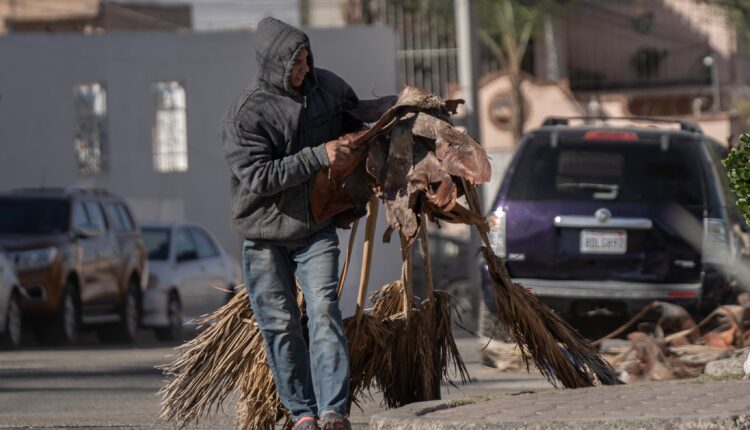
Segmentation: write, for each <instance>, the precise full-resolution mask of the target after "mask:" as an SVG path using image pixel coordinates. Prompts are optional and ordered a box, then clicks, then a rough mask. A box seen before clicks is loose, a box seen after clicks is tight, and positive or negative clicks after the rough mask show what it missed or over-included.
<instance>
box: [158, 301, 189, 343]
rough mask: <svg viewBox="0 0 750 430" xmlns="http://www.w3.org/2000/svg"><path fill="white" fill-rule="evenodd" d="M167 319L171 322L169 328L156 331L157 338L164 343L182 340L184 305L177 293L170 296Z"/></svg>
mask: <svg viewBox="0 0 750 430" xmlns="http://www.w3.org/2000/svg"><path fill="white" fill-rule="evenodd" d="M167 319H168V320H169V325H168V326H167V327H160V328H157V329H156V330H155V333H156V338H157V339H159V340H161V341H163V342H168V341H175V340H180V339H182V305H181V304H180V299H178V298H177V294H175V293H172V294H170V295H169V301H168V302H167Z"/></svg>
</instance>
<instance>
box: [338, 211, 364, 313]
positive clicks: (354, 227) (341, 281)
mask: <svg viewBox="0 0 750 430" xmlns="http://www.w3.org/2000/svg"><path fill="white" fill-rule="evenodd" d="M358 226H359V218H357V219H355V220H354V223H352V231H351V233H349V246H347V248H346V258H344V268H343V269H341V276H339V285H338V286H337V287H336V297H338V298H339V300H341V293H343V292H344V283H345V282H346V274H347V273H349V263H350V262H351V259H352V250H353V249H354V237H355V236H357V227H358Z"/></svg>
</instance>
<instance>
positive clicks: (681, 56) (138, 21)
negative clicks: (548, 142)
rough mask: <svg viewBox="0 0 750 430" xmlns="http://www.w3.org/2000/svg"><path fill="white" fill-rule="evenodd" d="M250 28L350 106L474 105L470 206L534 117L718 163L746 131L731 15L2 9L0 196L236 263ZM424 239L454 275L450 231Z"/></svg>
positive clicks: (518, 8)
mask: <svg viewBox="0 0 750 430" xmlns="http://www.w3.org/2000/svg"><path fill="white" fill-rule="evenodd" d="M461 4H463V6H461ZM469 5H470V6H471V9H473V12H472V13H470V14H469V15H468V18H466V19H465V20H464V21H463V22H465V24H466V25H468V26H469V27H470V31H471V32H472V38H473V39H472V40H475V41H476V44H475V45H472V46H473V49H474V51H475V55H474V56H473V57H472V56H468V57H467V55H464V58H463V59H462V58H461V52H460V50H459V48H458V46H459V42H458V41H457V37H458V36H459V32H458V31H457V28H459V27H460V22H462V21H461V20H459V19H458V18H460V17H458V16H457V11H458V13H460V10H461V9H460V8H461V7H464V6H466V7H467V8H468V6H469ZM265 16H275V17H277V18H280V19H282V20H284V21H286V22H288V23H290V24H293V25H297V26H300V27H302V28H304V29H305V30H306V31H307V32H308V33H309V35H310V38H311V40H312V46H313V50H314V52H315V58H316V65H317V66H319V67H324V68H328V69H331V70H333V71H335V72H336V73H338V74H339V75H341V76H342V77H343V78H344V79H346V80H347V81H348V82H349V83H350V84H351V85H352V86H353V88H354V89H355V91H356V92H357V93H358V95H359V96H360V98H371V97H376V96H381V95H385V94H393V93H396V92H398V91H399V89H400V88H402V87H403V86H405V85H415V86H419V87H422V88H425V89H427V90H429V91H431V92H434V93H436V94H439V95H441V96H443V97H446V98H467V99H474V100H475V102H474V103H473V105H474V107H473V109H472V112H473V113H472V114H471V115H472V116H473V119H472V120H471V121H469V120H467V121H466V123H465V124H464V125H466V127H467V129H469V131H470V132H471V133H472V134H474V135H476V136H478V138H479V140H480V142H481V143H482V144H483V145H484V147H485V148H486V150H487V151H488V153H489V155H490V158H491V161H492V164H493V178H492V182H491V183H490V184H489V185H488V186H485V187H484V190H483V191H484V195H485V197H486V199H485V200H486V202H485V203H489V201H490V200H491V199H492V198H494V196H495V195H496V192H497V188H498V185H499V183H500V180H501V179H502V177H503V174H504V171H505V168H506V166H507V165H508V163H509V162H510V159H511V157H512V155H513V153H514V151H515V148H516V146H517V145H518V143H519V141H520V138H521V136H522V135H523V133H524V132H526V131H528V130H530V129H532V128H535V127H538V126H539V125H540V124H541V123H542V121H543V119H544V118H546V117H549V116H580V115H594V116H640V115H649V116H662V117H673V118H679V119H685V120H690V121H693V122H695V123H697V124H699V125H700V126H701V128H702V129H703V130H704V132H705V134H706V135H708V136H710V137H712V138H714V139H716V140H718V141H719V142H721V143H723V144H725V145H727V146H729V145H732V144H734V142H736V140H737V136H738V133H740V132H741V131H743V130H747V129H749V128H750V127H748V125H750V124H749V123H748V118H749V117H750V86H748V84H747V82H748V77H750V56H748V51H747V49H746V47H747V46H748V40H750V39H749V36H750V34H749V33H748V28H749V27H748V26H747V25H746V22H747V19H748V17H749V16H750V2H748V1H744V0H596V1H594V0H536V1H533V0H476V1H474V0H471V1H466V2H454V1H452V0H182V1H178V0H151V1H134V2H129V1H106V0H0V64H1V66H0V145H1V152H0V154H1V155H0V184H2V185H0V188H2V189H3V190H10V189H15V188H28V187H63V188H65V187H83V188H100V189H106V190H108V191H110V192H112V193H115V194H116V195H119V196H122V197H123V198H124V200H125V201H126V202H127V205H128V207H129V208H130V211H131V212H132V214H133V216H134V218H135V220H136V221H137V222H138V223H141V222H166V223H169V222H191V223H196V224H198V225H200V226H202V227H204V228H205V229H206V230H207V231H208V232H209V233H210V234H212V235H213V236H214V237H215V238H216V240H217V241H218V243H219V244H220V245H221V246H222V247H223V248H224V249H226V250H227V251H228V253H229V254H231V255H233V256H235V258H238V257H239V250H240V244H241V239H240V238H239V237H238V236H237V235H236V234H235V233H234V232H233V231H232V229H231V227H230V223H229V186H228V178H229V173H228V170H227V167H226V163H225V162H224V160H223V157H222V154H221V151H220V147H219V144H218V138H217V125H218V120H219V118H220V116H221V114H222V113H223V110H224V109H225V107H226V106H227V105H228V104H229V103H230V102H231V101H232V99H233V98H234V97H235V96H236V95H237V94H238V93H239V91H240V90H241V89H242V88H243V87H244V85H246V84H247V83H248V82H249V81H250V80H251V79H252V77H253V75H254V72H255V59H254V50H253V40H254V28H255V26H256V25H257V23H258V22H259V21H260V20H261V19H262V18H263V17H265ZM461 19H464V18H461ZM457 22H458V23H459V24H457ZM457 25H459V27H457ZM466 58H468V60H466ZM462 61H464V62H469V63H471V65H472V66H473V72H472V76H471V77H469V78H466V79H465V80H464V81H463V83H462V81H461V80H460V79H459V78H460V77H459V75H460V73H459V69H460V65H461V62H462ZM472 77H473V79H472ZM467 82H469V84H467ZM467 85H469V86H468V87H467ZM470 91H476V96H474V97H472V96H471V94H468V93H467V92H470ZM472 121H475V122H476V125H472V124H473V123H472ZM457 122H459V124H460V123H461V122H462V120H461V118H458V119H457ZM382 221H383V220H381V222H382ZM382 228H383V226H382V225H381V231H382ZM440 236H442V237H448V238H450V239H451V240H453V241H454V242H451V241H445V242H444V243H445V245H444V247H445V249H444V250H443V251H444V252H443V253H444V254H446V255H447V256H448V258H446V259H445V261H446V263H445V264H450V262H451V261H454V262H455V261H458V260H459V259H456V258H452V259H451V258H450V256H451V255H458V254H459V253H460V250H461V249H462V248H461V247H462V246H464V244H465V242H466V240H467V239H468V229H465V228H451V227H450V226H449V227H446V228H443V229H441V230H440ZM347 238H348V235H347V232H343V233H342V235H341V239H342V242H343V241H345V240H346V239H347ZM456 240H457V241H458V242H455V241H456ZM436 246H437V247H439V246H443V245H436ZM357 252H359V250H357V251H355V257H354V258H355V260H354V261H358V255H357ZM462 254H465V253H462ZM374 264H375V265H376V267H384V268H386V270H374V271H373V273H374V277H375V279H373V282H372V284H373V285H376V286H379V285H383V284H385V283H387V282H389V281H390V280H392V279H393V278H395V277H396V276H397V274H398V272H397V267H398V264H399V262H398V258H397V253H393V252H382V251H381V252H377V251H376V257H375V261H374ZM457 266H462V265H461V264H458V265H457ZM357 269H358V267H356V265H355V267H353V270H354V271H356V270H357ZM391 269H393V270H391ZM459 269H460V270H459ZM456 271H459V272H461V275H460V277H466V278H467V279H468V278H470V277H472V276H474V277H476V275H475V274H473V273H472V272H473V271H471V270H468V271H467V270H466V268H465V266H463V267H456V268H455V269H448V270H447V272H448V273H454V272H456ZM467 272H468V273H467ZM349 283H350V284H351V285H354V281H353V278H352V280H350V281H349ZM456 288H459V287H456ZM460 288H465V286H461V287H460ZM349 290H353V288H349ZM351 301H352V300H345V303H348V302H351ZM345 307H348V306H347V305H345Z"/></svg>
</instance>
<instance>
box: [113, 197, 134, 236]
mask: <svg viewBox="0 0 750 430" xmlns="http://www.w3.org/2000/svg"><path fill="white" fill-rule="evenodd" d="M117 211H118V212H120V219H121V220H122V224H123V227H125V230H127V231H133V230H135V225H134V223H133V217H131V216H130V211H129V210H128V208H126V207H125V205H124V204H122V203H118V204H117Z"/></svg>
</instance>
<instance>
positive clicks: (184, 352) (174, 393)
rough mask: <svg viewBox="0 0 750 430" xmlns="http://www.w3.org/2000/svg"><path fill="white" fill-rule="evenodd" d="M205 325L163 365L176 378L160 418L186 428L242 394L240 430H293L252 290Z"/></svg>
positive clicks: (238, 296) (240, 294)
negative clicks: (281, 429) (268, 356)
mask: <svg viewBox="0 0 750 430" xmlns="http://www.w3.org/2000/svg"><path fill="white" fill-rule="evenodd" d="M356 226H357V224H356V222H355V223H354V225H353V227H352V233H351V235H350V240H349V246H348V250H347V255H346V259H345V262H344V267H343V269H342V273H341V276H340V278H339V285H338V293H339V297H340V296H341V290H342V287H343V285H344V282H345V280H346V274H347V270H348V268H349V260H350V257H351V251H352V248H353V244H354V237H355V234H356ZM297 292H298V294H297V297H298V306H299V309H300V316H301V321H302V323H303V324H304V323H305V321H306V317H305V305H304V297H303V295H302V292H301V289H300V288H299V286H297ZM199 322H200V324H201V328H205V329H204V330H203V331H201V332H200V333H199V334H198V336H196V337H195V338H194V339H192V340H190V341H188V342H186V343H185V344H183V345H180V346H179V347H177V348H176V356H177V358H176V359H175V360H174V361H173V362H172V363H170V364H168V365H165V366H162V367H161V369H162V370H163V371H164V373H165V374H166V375H167V376H170V377H171V378H172V379H171V380H170V381H169V382H168V383H167V385H165V386H164V387H162V389H161V390H160V391H159V395H160V397H161V398H162V401H161V416H160V418H161V419H163V420H166V421H173V422H174V423H175V424H177V426H179V427H184V426H185V425H187V424H189V423H191V422H197V421H198V420H199V418H201V417H203V416H205V415H210V414H211V413H213V412H216V411H218V410H219V409H220V408H221V407H222V405H223V403H224V401H225V400H226V399H227V398H228V397H229V396H230V395H231V394H232V393H237V414H236V422H237V426H238V427H239V428H246V429H258V430H265V429H274V428H275V427H276V424H277V423H278V422H280V421H281V422H282V425H283V426H284V427H285V428H291V426H292V424H293V423H292V419H291V416H290V415H289V412H288V411H287V410H286V408H285V407H284V406H283V404H282V403H281V399H280V398H279V395H278V392H277V390H276V385H275V383H274V380H273V374H272V372H271V369H270V368H269V367H268V361H267V359H266V352H265V343H264V340H263V336H262V334H261V333H260V329H259V327H258V324H257V323H256V321H255V316H254V314H253V310H252V307H251V306H250V300H249V298H248V295H247V290H246V289H245V288H239V292H238V293H237V294H235V296H234V297H233V298H232V299H231V300H230V301H229V303H227V304H226V305H224V306H222V307H221V308H219V309H218V310H217V311H215V312H214V313H212V314H210V315H208V316H205V317H203V318H202V319H201V320H200V321H199ZM303 332H306V330H303ZM305 334H306V333H305ZM354 373H357V372H356V371H355V372H354Z"/></svg>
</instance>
